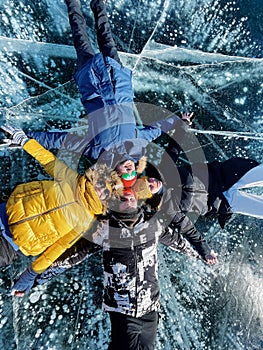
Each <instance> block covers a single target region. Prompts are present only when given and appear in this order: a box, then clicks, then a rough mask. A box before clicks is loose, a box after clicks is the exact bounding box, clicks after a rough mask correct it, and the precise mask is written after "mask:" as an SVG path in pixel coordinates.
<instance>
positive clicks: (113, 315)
mask: <svg viewBox="0 0 263 350" xmlns="http://www.w3.org/2000/svg"><path fill="white" fill-rule="evenodd" d="M109 314H110V320H111V343H110V346H109V350H154V344H155V339H156V334H157V326H158V312H156V311H152V312H150V313H148V314H146V315H144V316H142V317H139V318H135V317H131V316H127V315H124V314H121V313H118V312H110V313H109Z"/></svg>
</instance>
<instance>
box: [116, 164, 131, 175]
mask: <svg viewBox="0 0 263 350" xmlns="http://www.w3.org/2000/svg"><path fill="white" fill-rule="evenodd" d="M116 171H117V174H118V175H119V176H121V175H123V174H130V175H131V173H132V172H133V171H135V164H134V162H133V161H132V160H126V161H125V162H123V163H120V164H118V165H117V166H116Z"/></svg>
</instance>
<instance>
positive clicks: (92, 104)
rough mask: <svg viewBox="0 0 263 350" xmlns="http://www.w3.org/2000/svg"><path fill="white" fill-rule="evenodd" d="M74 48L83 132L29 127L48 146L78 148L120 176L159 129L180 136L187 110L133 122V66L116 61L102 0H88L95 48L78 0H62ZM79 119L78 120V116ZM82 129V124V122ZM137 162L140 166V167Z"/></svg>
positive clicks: (132, 168) (129, 170)
mask: <svg viewBox="0 0 263 350" xmlns="http://www.w3.org/2000/svg"><path fill="white" fill-rule="evenodd" d="M65 2H66V5H67V8H68V16H69V22H70V25H71V30H72V35H73V41H74V46H75V49H76V53H77V72H76V73H75V81H76V83H77V85H78V88H79V91H80V93H81V96H82V97H81V101H82V103H83V105H84V107H85V109H86V111H87V113H88V118H87V132H86V134H85V136H81V135H78V134H68V133H66V132H50V133H42V132H31V133H28V134H27V135H28V136H29V137H33V138H34V139H36V140H37V141H38V142H39V143H40V144H42V146H44V147H45V148H47V149H51V148H56V149H61V148H62V149H66V150H69V151H73V152H76V153H78V154H83V155H84V156H86V157H87V158H88V160H89V161H90V162H91V163H93V164H94V163H95V162H97V160H98V159H99V161H100V162H101V163H103V164H104V163H105V164H106V165H107V166H108V167H109V168H111V169H114V168H115V167H116V166H117V164H121V166H120V167H119V168H118V172H119V173H120V176H121V175H122V174H123V173H128V174H130V175H131V174H132V173H133V174H134V172H136V170H137V165H138V162H139V160H140V159H141V158H142V157H143V156H144V154H145V149H146V146H147V145H148V144H149V143H150V142H151V141H152V140H154V139H156V138H157V137H159V136H160V135H161V134H162V133H166V132H167V131H169V130H174V129H175V130H177V129H178V135H179V136H180V135H181V137H183V136H182V135H183V133H184V132H185V131H186V130H187V128H188V125H187V123H184V122H182V119H183V120H185V119H186V120H187V119H189V118H191V115H190V114H183V115H182V117H181V118H180V117H178V116H176V115H172V116H170V117H168V118H166V119H164V120H161V121H159V122H155V123H154V124H152V125H151V126H144V127H138V126H136V121H135V116H134V105H133V98H134V93H133V87H132V72H131V70H130V69H128V68H126V67H124V66H123V65H122V64H121V61H120V58H119V56H118V53H117V48H116V45H115V42H114V40H113V38H112V34H111V30H110V24H109V21H108V17H107V14H106V10H105V5H104V1H103V0H92V1H91V3H90V7H91V10H92V11H93V13H94V19H95V26H96V33H97V42H98V46H99V50H100V52H99V53H95V51H94V50H93V48H92V45H91V42H90V39H89V36H88V34H87V28H86V22H85V18H84V17H83V14H82V11H81V4H80V1H79V0H65ZM81 122H83V120H82V121H81ZM82 130H83V128H82ZM140 168H141V167H140V166H139V169H140Z"/></svg>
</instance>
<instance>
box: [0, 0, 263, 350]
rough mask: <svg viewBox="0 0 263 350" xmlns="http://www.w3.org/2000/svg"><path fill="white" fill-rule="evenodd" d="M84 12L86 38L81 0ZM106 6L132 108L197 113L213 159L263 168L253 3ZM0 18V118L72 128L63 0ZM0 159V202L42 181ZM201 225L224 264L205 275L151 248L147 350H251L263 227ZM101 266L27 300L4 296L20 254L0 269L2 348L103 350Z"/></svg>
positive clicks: (0, 9)
mask: <svg viewBox="0 0 263 350" xmlns="http://www.w3.org/2000/svg"><path fill="white" fill-rule="evenodd" d="M82 4H83V9H84V12H85V15H86V16H87V24H88V32H89V34H90V35H91V36H92V39H93V41H94V42H95V37H94V32H93V21H92V17H91V13H90V11H89V7H88V1H84V0H82ZM107 7H108V13H109V17H110V20H111V22H112V31H113V34H114V38H115V40H116V42H117V45H118V49H119V51H120V54H121V59H122V61H123V63H124V64H125V65H127V66H128V67H130V68H132V69H133V71H134V79H133V82H134V90H135V98H136V101H138V102H146V103H152V104H154V105H157V106H161V107H164V108H166V109H168V110H170V111H172V112H176V113H178V112H180V111H185V110H192V111H194V112H195V115H196V122H195V125H194V127H195V129H194V130H192V132H194V133H195V134H196V135H197V137H198V139H199V142H200V144H201V145H202V147H203V150H204V152H205V154H206V157H207V159H208V160H209V161H212V160H214V159H219V160H223V159H227V158H229V157H231V156H244V157H251V158H254V159H256V160H257V161H259V162H262V160H263V159H262V138H263V112H262V111H263V109H262V104H263V98H262V97H263V83H262V73H263V58H262V47H263V32H262V22H263V5H262V1H261V0H240V1H238V2H235V1H226V0H225V1H216V0H189V1H182V0H176V1H174V0H173V1H172V0H170V1H169V0H155V1H153V0H144V1H141V0H119V1H115V0H112V1H108V3H107ZM0 13H1V18H2V21H1V23H0V48H1V52H0V55H1V60H0V72H1V75H0V86H1V89H0V107H1V109H2V110H5V111H6V112H7V118H8V120H9V121H12V122H15V123H16V124H18V125H20V126H22V127H23V128H25V129H26V130H29V129H31V130H50V129H51V128H53V129H56V128H57V129H64V128H67V129H68V128H73V127H75V121H76V117H78V116H79V114H80V110H81V109H82V107H81V104H80V102H79V99H78V98H79V95H78V91H77V89H76V86H75V84H74V82H73V80H72V75H73V73H74V70H75V52H74V49H73V48H72V44H71V37H70V28H69V25H68V20H67V13H66V7H65V5H64V2H63V1H62V0H52V1H51V0H45V1H41V2H40V1H39V2H36V1H34V2H33V1H27V0H23V1H22V0H20V1H19V0H13V1H11V0H6V1H1V2H0ZM141 119H142V121H143V122H146V123H147V122H150V121H151V116H149V115H141ZM152 152H153V154H152V157H153V158H155V157H156V153H155V152H156V149H153V151H152ZM0 155H1V165H0V166H1V189H2V191H1V200H5V199H6V196H7V195H8V193H10V190H11V189H12V188H13V187H14V186H15V184H17V183H19V182H21V181H28V180H32V179H36V178H41V177H42V178H44V176H45V174H43V173H42V172H41V168H40V167H38V166H37V164H35V163H34V162H32V160H31V159H30V157H27V156H26V155H25V154H24V153H23V152H22V151H21V150H20V149H14V150H10V149H7V148H0ZM197 226H198V228H199V229H200V230H202V232H203V233H204V235H205V236H206V238H207V240H208V241H209V242H210V243H211V244H212V245H213V247H214V248H215V250H216V251H217V252H218V253H219V260H220V263H219V264H218V265H217V266H215V267H212V268H210V267H207V266H205V265H204V264H203V263H202V262H199V261H193V260H191V259H189V258H187V257H185V256H181V255H178V254H176V253H171V252H170V251H169V250H168V249H165V248H161V247H160V250H159V259H160V261H159V263H160V266H159V276H160V285H161V292H162V295H161V296H162V299H161V302H162V307H161V316H162V318H161V320H160V324H159V332H158V339H157V344H156V349H171V350H175V349H179V350H189V349H196V350H200V349H202V350H203V349H207V350H212V349H217V350H218V349H222V350H225V349H238V350H239V349H240V350H241V349H261V348H262V346H263V335H262V333H263V332H262V329H263V328H262V327H263V316H262V315H263V310H262V305H263V296H262V289H263V282H262V262H263V258H262V254H263V253H262V251H263V250H262V229H263V227H262V221H260V220H256V219H252V218H245V217H242V216H235V217H234V218H233V220H232V221H231V223H229V224H228V225H227V228H226V229H225V230H221V229H220V228H219V225H218V224H217V223H216V222H208V223H207V222H202V220H199V221H198V222H197ZM100 258H101V257H100V255H98V256H94V257H92V258H91V259H89V260H88V261H86V262H85V263H83V264H81V265H79V266H78V267H75V268H74V269H72V270H70V271H69V272H67V273H66V274H64V275H63V276H60V277H58V278H57V279H56V280H54V281H52V282H51V283H49V284H47V285H45V286H42V287H38V288H37V289H35V290H34V291H32V292H31V293H30V294H29V295H28V296H26V297H24V298H23V299H13V298H11V297H10V296H8V293H7V291H8V290H9V288H10V286H11V283H12V281H13V280H14V278H15V276H16V275H17V274H18V273H19V272H21V271H22V270H23V269H24V268H25V266H26V265H27V263H28V259H25V260H24V261H22V262H19V263H18V262H17V263H15V264H13V265H12V266H10V267H8V268H5V269H2V270H1V272H0V288H1V289H0V291H1V296H0V329H1V332H0V334H1V335H0V348H1V349H4V350H7V349H19V350H20V349H21V350H22V349H38V350H40V349H45V350H46V349H56V350H60V349H61V350H62V349H63V350H65V349H83V350H84V349H92V350H93V349H94V350H95V349H107V344H108V337H109V328H110V326H109V320H108V318H107V317H106V315H105V314H104V313H103V312H102V311H101V298H102V294H101V293H102V271H101V267H100Z"/></svg>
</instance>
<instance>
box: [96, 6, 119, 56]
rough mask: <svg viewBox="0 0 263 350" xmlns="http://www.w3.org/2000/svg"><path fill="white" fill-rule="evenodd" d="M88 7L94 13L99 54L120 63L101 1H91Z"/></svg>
mask: <svg viewBox="0 0 263 350" xmlns="http://www.w3.org/2000/svg"><path fill="white" fill-rule="evenodd" d="M90 7H91V9H92V11H93V13H94V19H95V26H96V31H97V41H98V45H99V49H100V52H101V53H102V54H103V56H108V57H111V58H113V59H114V60H115V61H117V62H119V63H121V61H120V58H119V56H118V52H117V48H116V44H115V41H114V40H113V38H112V34H111V29H110V23H109V20H108V16H107V13H106V9H105V5H104V2H103V0H92V1H91V2H90Z"/></svg>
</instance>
